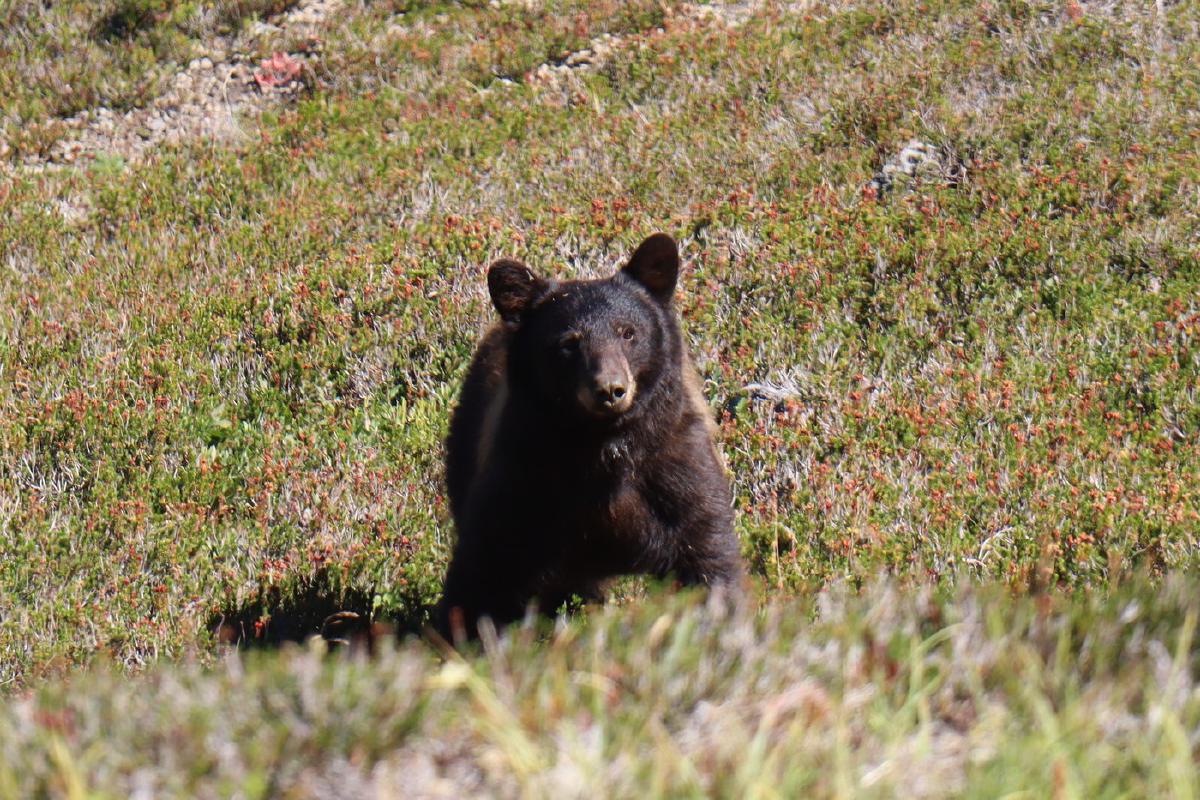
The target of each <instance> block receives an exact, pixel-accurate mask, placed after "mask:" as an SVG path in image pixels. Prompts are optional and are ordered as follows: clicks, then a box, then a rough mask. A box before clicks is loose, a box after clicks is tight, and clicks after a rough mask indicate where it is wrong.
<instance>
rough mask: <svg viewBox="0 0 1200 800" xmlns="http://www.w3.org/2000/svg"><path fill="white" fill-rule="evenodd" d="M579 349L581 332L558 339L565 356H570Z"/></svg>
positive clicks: (560, 349) (559, 346) (559, 348)
mask: <svg viewBox="0 0 1200 800" xmlns="http://www.w3.org/2000/svg"><path fill="white" fill-rule="evenodd" d="M578 349H579V334H578V333H569V334H567V335H566V336H564V337H563V338H561V339H559V340H558V350H559V352H561V353H562V354H563V355H565V356H569V355H571V354H572V353H574V352H575V351H576V350H578Z"/></svg>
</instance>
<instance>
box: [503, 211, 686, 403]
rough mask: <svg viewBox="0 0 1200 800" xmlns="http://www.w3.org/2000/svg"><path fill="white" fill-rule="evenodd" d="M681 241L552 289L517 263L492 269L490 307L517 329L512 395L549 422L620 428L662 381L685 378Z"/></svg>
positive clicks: (650, 247)
mask: <svg viewBox="0 0 1200 800" xmlns="http://www.w3.org/2000/svg"><path fill="white" fill-rule="evenodd" d="M678 277H679V250H678V248H677V247H676V246H675V241H674V240H673V239H672V238H671V237H670V236H667V235H666V234H662V233H658V234H655V235H653V236H651V237H649V238H648V239H646V240H645V241H644V242H642V244H641V245H640V246H639V247H638V248H637V250H636V251H635V252H634V254H633V256H632V257H630V259H629V262H628V263H627V264H626V265H625V266H624V267H622V268H621V269H620V270H619V271H618V272H617V273H616V274H615V275H613V276H612V277H609V278H605V279H601V280H590V281H562V282H559V281H553V280H548V279H545V278H541V277H539V276H537V275H535V274H534V273H533V272H532V271H531V270H530V269H529V268H528V267H526V266H525V265H524V264H522V263H520V262H518V261H512V260H508V259H505V260H501V261H497V262H496V263H494V264H492V266H491V267H490V268H489V270H488V289H489V290H490V292H491V296H492V303H493V304H494V305H495V307H496V310H497V311H498V312H499V313H500V316H501V318H502V319H504V321H505V322H506V323H507V324H508V325H509V326H510V328H511V331H512V335H511V339H510V345H509V350H508V368H509V378H510V380H509V392H510V396H512V397H513V398H514V400H518V399H519V401H520V402H522V403H524V404H529V405H534V406H536V407H537V408H538V409H539V411H540V412H542V413H545V414H546V415H548V416H551V417H554V418H558V419H563V420H572V421H576V422H581V423H585V424H591V425H599V426H620V425H622V424H623V423H625V422H628V421H629V420H631V419H634V418H636V417H638V416H640V412H641V411H642V410H644V408H645V406H646V405H647V399H646V398H649V397H651V396H652V394H653V393H654V391H655V390H656V389H657V388H658V387H659V384H661V383H662V381H663V378H664V376H670V375H672V374H675V375H677V374H678V372H679V363H680V359H681V357H682V356H681V348H682V344H681V338H680V334H679V328H678V325H677V323H676V322H675V314H674V310H673V308H672V297H673V296H674V294H675V282H676V280H677V279H678Z"/></svg>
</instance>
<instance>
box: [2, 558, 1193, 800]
mask: <svg viewBox="0 0 1200 800" xmlns="http://www.w3.org/2000/svg"><path fill="white" fill-rule="evenodd" d="M1198 588H1200V587H1198V586H1197V585H1196V583H1195V582H1194V581H1193V580H1186V581H1185V580H1169V581H1167V582H1166V583H1165V584H1162V585H1154V586H1151V585H1149V584H1147V583H1145V582H1135V583H1133V584H1131V585H1128V586H1126V587H1124V588H1123V589H1122V590H1120V591H1117V592H1113V593H1110V594H1107V595H1104V596H1101V595H1100V594H1094V595H1093V594H1082V593H1081V594H1079V595H1076V596H1075V597H1073V598H1070V599H1067V598H1064V597H1061V596H1057V597H1056V596H1042V597H1039V598H1036V599H1032V598H1014V597H1012V596H1011V595H1009V594H1007V593H1005V592H1002V591H998V590H997V589H996V587H991V588H983V589H980V588H975V589H961V590H959V591H957V592H956V593H953V594H948V595H946V596H945V597H938V596H936V595H935V594H933V593H931V592H928V591H917V592H913V591H899V590H897V587H894V586H888V585H886V584H877V585H874V586H872V587H870V588H868V589H867V590H865V591H861V592H857V591H848V587H846V586H835V587H833V588H832V589H830V590H827V591H825V592H822V593H821V594H820V595H818V596H816V597H815V598H812V599H810V600H779V601H776V602H774V603H772V604H770V605H769V606H768V607H766V608H765V609H763V610H761V611H758V612H755V611H754V610H753V609H751V608H740V609H737V610H735V611H733V612H727V611H726V612H722V610H721V609H720V608H706V607H705V606H704V605H703V604H700V603H697V602H695V600H696V598H692V597H675V598H669V597H663V596H657V597H655V598H653V599H651V600H650V601H647V602H645V603H643V604H639V605H635V606H631V607H612V606H610V607H608V608H605V609H603V610H602V611H600V612H598V613H594V614H591V615H588V616H587V618H586V619H583V620H578V621H575V622H573V623H572V624H570V625H568V626H565V627H562V628H560V629H559V630H558V632H557V633H555V634H554V635H553V636H552V637H551V638H550V639H548V640H542V639H539V638H538V637H537V636H536V635H535V631H534V630H533V629H531V628H526V629H522V630H518V631H515V632H514V633H513V635H511V636H506V637H505V638H503V639H501V640H499V641H492V642H491V643H490V644H489V646H488V647H487V649H486V653H485V654H484V655H482V656H481V657H478V658H471V659H470V660H468V661H462V660H459V659H457V658H452V659H450V660H447V661H444V662H440V661H439V660H438V659H437V658H435V657H434V656H433V655H432V653H431V652H430V650H429V649H428V648H427V647H426V646H425V645H423V644H420V643H418V642H410V643H408V644H406V645H405V646H403V647H401V648H399V649H393V648H390V647H388V648H384V650H383V651H382V652H381V653H379V654H377V655H376V657H375V658H373V659H371V660H364V659H355V658H345V657H328V656H322V655H321V654H320V653H319V652H317V651H316V650H303V649H300V648H296V649H292V650H285V651H284V652H282V653H275V654H270V655H269V656H264V657H258V658H245V659H242V658H238V657H231V658H229V659H226V660H224V661H223V662H222V663H220V664H218V665H217V666H216V667H215V668H214V669H201V668H199V667H198V666H197V665H195V664H189V665H184V666H175V667H170V668H155V669H152V670H149V671H148V672H146V673H145V674H143V675H141V676H139V677H138V679H137V680H136V681H131V680H130V679H129V678H128V677H127V676H126V675H124V674H123V673H122V672H121V671H120V670H118V669H106V670H97V671H93V672H91V673H90V674H88V675H86V676H81V677H79V678H77V679H75V680H73V681H71V682H70V683H69V684H61V683H58V682H55V683H52V684H50V685H47V686H43V687H42V688H40V689H38V690H37V691H36V692H35V693H34V694H33V695H32V696H29V697H27V698H23V699H19V700H15V701H11V702H10V703H8V704H6V705H5V706H4V707H2V708H0V797H14V798H16V797H35V796H68V797H93V796H95V797H129V796H153V797H214V798H216V797H290V798H307V797H312V798H317V797H321V798H328V797H367V796H370V797H463V796H471V797H483V796H499V797H558V798H571V797H580V798H584V797H629V798H646V797H712V796H719V797H731V798H732V797H736V798H759V797H847V796H856V797H914V798H915V797H946V796H971V797H1002V796H1019V797H1076V798H1085V797H1086V798H1105V797H1175V798H1184V797H1193V796H1195V792H1196V791H1197V788H1200V787H1198V786H1197V779H1196V778H1197V776H1196V769H1195V751H1196V730H1197V727H1198V725H1200V687H1197V684H1196V668H1197V657H1198V655H1200V648H1197V645H1196V641H1195V628H1196V620H1197V612H1198V611H1200V606H1198V605H1197V598H1198V596H1200V594H1198V592H1197V589H1198ZM1013 793H1015V794H1013Z"/></svg>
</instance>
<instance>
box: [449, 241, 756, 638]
mask: <svg viewBox="0 0 1200 800" xmlns="http://www.w3.org/2000/svg"><path fill="white" fill-rule="evenodd" d="M678 268H679V261H678V254H677V251H676V249H675V244H674V242H673V241H671V240H670V238H669V237H666V236H664V235H662V234H658V235H656V236H653V237H650V238H649V239H647V240H646V242H644V243H643V244H642V246H641V247H639V248H638V251H637V252H636V253H635V254H634V256H633V257H632V258H631V260H630V263H629V264H628V265H626V267H625V268H624V269H622V270H621V271H620V272H618V273H617V274H616V275H614V276H613V277H611V278H608V279H605V280H598V281H567V282H562V283H558V282H553V281H547V280H542V279H539V278H537V277H536V276H534V275H533V273H531V272H529V270H528V269H527V268H525V267H524V265H520V264H518V263H516V262H511V261H503V262H497V264H494V265H493V266H492V268H491V270H490V272H489V287H490V289H491V292H492V298H493V302H494V303H495V304H496V307H497V309H498V310H499V312H500V314H501V316H502V318H503V320H504V321H502V322H500V323H497V324H496V325H495V326H493V327H492V328H491V329H490V330H489V331H488V332H487V334H486V335H485V336H484V337H483V339H482V341H481V342H480V344H479V347H478V349H477V351H476V353H475V358H474V360H473V361H472V364H471V367H470V369H469V371H468V373H467V377H466V381H465V383H464V385H463V389H462V394H461V397H460V400H459V405H458V408H457V409H456V410H455V413H454V416H453V418H452V420H451V425H450V435H449V438H448V440H447V448H446V449H447V457H446V477H447V483H448V488H449V493H450V505H451V511H452V513H453V515H454V519H455V523H456V525H457V528H458V534H459V538H458V543H457V546H456V548H455V551H454V555H453V559H452V561H451V564H450V569H449V571H448V573H447V576H446V584H445V593H444V596H443V598H442V601H441V603H440V604H439V607H438V610H437V614H436V619H435V622H436V624H437V626H438V628H439V630H440V631H441V632H442V633H443V635H449V633H450V632H451V630H452V628H454V627H456V626H455V624H454V622H455V621H459V622H461V624H462V626H463V627H464V629H465V632H466V633H468V634H471V633H473V632H474V630H475V625H476V623H477V621H478V619H479V618H480V617H482V616H489V617H491V618H492V619H493V621H494V622H496V623H497V624H504V623H505V622H508V621H511V620H513V619H515V618H517V617H519V616H520V615H522V614H523V613H524V611H525V608H526V606H527V605H528V604H529V603H530V602H536V603H537V605H538V606H539V607H540V608H541V609H542V610H543V611H550V612H552V611H554V610H555V609H556V608H557V607H558V606H559V605H561V604H562V603H563V602H564V601H565V600H567V599H569V598H570V597H571V596H572V595H578V596H580V597H583V598H585V599H589V598H598V597H599V596H600V595H601V591H602V586H603V583H604V582H605V581H606V580H607V579H609V578H612V577H614V576H618V575H626V574H649V575H654V576H657V577H667V576H673V577H675V578H677V579H678V580H680V581H681V582H683V583H684V584H703V585H720V584H732V583H736V582H737V580H738V579H739V578H740V576H741V574H742V565H741V560H740V557H739V555H738V543H737V539H736V536H735V535H734V533H733V515H732V508H731V497H730V491H729V485H728V481H727V479H726V476H725V472H724V469H723V467H722V465H721V462H720V459H719V457H718V455H717V451H716V449H715V446H714V444H713V437H712V433H713V425H712V420H711V418H710V415H709V411H708V406H707V403H706V402H705V401H704V398H703V396H702V394H701V393H700V383H699V379H698V377H697V376H696V375H695V373H694V371H693V369H692V368H691V366H690V364H689V362H688V358H687V355H686V353H685V351H684V345H683V337H682V334H681V331H680V329H679V324H678V320H677V318H676V314H675V311H674V308H673V305H672V299H671V298H672V296H673V294H674V287H675V281H676V276H677V274H678Z"/></svg>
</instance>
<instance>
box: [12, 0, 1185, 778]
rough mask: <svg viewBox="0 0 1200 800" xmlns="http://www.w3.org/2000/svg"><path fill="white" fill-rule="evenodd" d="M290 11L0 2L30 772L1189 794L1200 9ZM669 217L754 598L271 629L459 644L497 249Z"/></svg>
mask: <svg viewBox="0 0 1200 800" xmlns="http://www.w3.org/2000/svg"><path fill="white" fill-rule="evenodd" d="M293 5H294V4H293V3H289V2H285V1H279V2H273V3H272V2H259V1H258V0H222V2H218V3H213V4H203V5H202V4H197V3H193V2H183V1H182V0H115V2H109V3H101V4H94V3H83V2H67V3H56V4H50V5H49V6H45V5H44V4H42V3H37V2H31V1H30V0H7V2H3V1H2V0H0V13H3V14H5V15H6V17H7V18H8V19H10V20H12V22H11V23H10V24H9V25H8V26H7V27H6V28H5V29H3V30H0V161H2V162H3V163H0V693H3V697H2V698H0V797H8V796H12V797H29V796H69V797H93V796H95V797H108V796H112V797H120V796H130V795H133V794H141V795H145V796H203V797H208V796H211V797H230V796H241V797H276V796H287V797H328V796H342V795H344V796H362V795H364V794H368V793H376V792H378V793H381V794H382V796H389V792H394V793H397V794H409V795H415V796H422V795H423V796H438V795H441V794H449V795H459V796H461V795H462V794H463V792H471V793H472V794H480V795H493V796H531V797H539V796H546V795H558V796H629V797H645V796H664V797H665V796H672V797H675V796H693V795H694V796H706V795H707V796H711V795H720V796H729V797H749V796H754V797H772V796H780V797H789V796H831V797H833V796H906V797H915V796H950V795H953V796H961V795H970V796H987V797H995V796H1000V795H1003V794H1005V793H1008V792H1012V793H1015V796H1028V797H1044V796H1054V797H1107V796H1112V797H1119V796H1175V797H1194V796H1195V795H1196V793H1197V791H1198V790H1200V784H1198V782H1197V775H1196V768H1195V763H1196V758H1197V756H1198V755H1200V692H1198V690H1197V681H1196V676H1197V666H1198V655H1200V648H1198V646H1197V644H1196V642H1195V636H1194V633H1195V625H1196V615H1197V612H1198V610H1200V594H1198V590H1200V582H1198V581H1197V580H1196V579H1195V578H1194V577H1193V575H1194V568H1195V566H1196V565H1197V562H1198V548H1197V545H1198V536H1200V155H1198V154H1200V8H1198V7H1197V6H1196V5H1195V4H1192V3H1171V2H1160V3H1157V4H1133V3H1118V2H1100V1H1097V2H1087V3H1083V2H1067V3H1057V2H1054V3H1051V2H1034V1H1032V0H1031V1H1029V2H1024V1H1019V0H993V1H992V2H987V3H973V2H971V3H968V2H951V1H949V0H947V1H945V2H942V1H934V2H915V1H914V0H895V1H894V2H888V3H866V2H863V3H853V2H850V3H817V2H812V3H778V2H749V3H736V4H721V3H712V4H698V5H693V4H686V3H679V2H650V1H649V0H635V1H634V2H623V3H619V2H613V1H610V0H599V1H598V2H582V0H561V1H560V0H547V1H546V2H538V1H537V0H534V1H533V2H495V3H483V2H463V3H437V2H411V1H409V0H384V1H383V2H377V3H364V2H357V1H356V0H351V1H349V2H346V3H344V4H342V5H340V6H337V7H336V9H335V12H334V13H331V14H330V15H329V16H328V17H327V18H326V19H325V20H324V22H323V23H320V25H319V26H318V33H317V34H315V35H312V34H306V35H305V38H304V41H295V40H293V38H294V37H290V36H289V33H288V30H287V29H286V28H276V29H273V30H266V32H263V31H262V30H258V32H257V33H254V35H251V33H252V31H253V30H255V29H254V26H255V25H256V24H258V22H256V21H261V19H263V18H264V17H266V18H270V17H269V15H271V14H277V13H278V12H280V11H283V10H286V9H288V8H289V7H291V6H293ZM213 37H221V40H222V42H223V43H224V44H223V46H228V47H231V48H240V49H241V50H242V51H243V53H244V57H245V59H246V60H247V62H248V63H251V64H255V63H257V62H258V60H259V59H261V58H266V57H267V56H269V55H271V53H272V52H274V51H276V50H279V51H285V52H292V53H299V52H301V51H303V52H304V53H306V54H313V55H312V56H311V57H308V56H306V60H305V62H304V72H303V76H302V80H301V81H300V90H299V91H298V92H297V94H296V96H294V97H291V98H290V99H288V100H286V101H284V102H277V103H272V104H270V105H267V106H264V108H263V109H262V110H261V115H260V116H256V117H255V118H254V119H253V120H252V121H247V122H246V123H245V125H244V126H243V131H242V134H241V135H240V136H238V137H236V138H232V139H228V140H220V141H218V140H213V139H204V138H199V139H196V138H184V139H182V140H181V141H178V142H176V143H174V144H170V145H163V146H161V147H155V148H153V149H151V150H148V151H146V152H145V153H144V154H139V155H136V156H135V155H134V154H131V153H123V152H117V151H114V152H98V153H92V154H88V155H86V156H85V157H80V158H77V159H73V160H71V161H69V162H60V161H56V160H54V159H53V158H52V157H51V156H52V154H53V153H55V152H57V151H56V149H55V148H56V146H59V145H60V144H61V142H63V141H64V140H66V139H67V138H69V137H70V136H71V135H72V132H71V129H70V127H69V126H68V125H66V124H65V123H64V122H63V120H64V119H65V118H66V117H69V116H71V115H74V114H77V113H78V112H79V111H81V110H82V109H87V108H96V107H98V106H103V107H105V108H110V109H113V110H116V111H120V110H122V109H126V108H133V107H137V106H139V105H143V104H146V103H152V102H153V98H154V97H155V93H156V92H157V91H160V89H161V87H162V86H163V85H164V82H165V81H166V80H167V79H168V78H169V76H170V75H171V74H172V72H173V71H174V70H177V69H179V68H180V67H181V66H182V65H184V64H186V63H187V62H188V61H189V60H190V59H194V58H198V57H200V56H201V55H202V54H203V53H206V52H210V51H211V40H212V39H213ZM64 54H71V57H70V58H64V57H63V55H64ZM913 142H919V143H921V145H920V146H919V147H917V148H916V150H918V151H919V152H921V153H923V154H924V155H923V156H922V157H921V159H919V161H920V163H919V164H917V165H916V166H915V167H914V168H913V169H911V170H902V169H896V164H897V161H896V159H897V154H900V153H901V152H902V151H906V146H907V145H909V144H910V143H913ZM907 149H908V150H909V151H910V152H911V151H912V150H913V148H907ZM910 173H911V174H910ZM656 230H663V231H666V232H668V233H670V234H672V235H674V236H675V237H677V238H678V239H679V240H680V242H681V243H682V246H683V255H684V262H685V272H684V275H683V278H682V281H681V286H680V290H679V294H678V296H677V301H676V302H677V305H678V307H679V309H680V313H681V315H682V317H683V321H684V325H685V328H686V330H687V334H688V337H689V343H690V346H691V349H692V353H693V355H694V356H695V360H696V362H697V366H698V368H699V371H700V373H701V375H702V377H703V380H704V386H705V393H706V395H707V397H708V398H709V400H710V405H711V409H712V413H713V416H714V419H716V420H717V421H718V425H719V431H720V445H721V447H722V450H723V452H724V454H725V457H726V460H727V462H728V466H729V469H730V473H731V477H732V481H733V485H734V491H735V495H736V506H737V532H738V535H739V537H740V539H741V541H742V547H743V553H744V555H745V557H746V560H747V564H748V565H749V567H750V570H751V572H752V574H753V576H754V578H755V582H756V589H755V591H754V592H753V595H752V596H751V597H749V598H747V599H746V601H745V602H744V603H743V604H742V605H741V606H739V607H738V608H735V609H731V610H729V609H725V610H722V609H715V608H709V607H707V606H706V605H705V603H704V600H703V598H699V597H695V596H691V595H683V596H674V595H672V594H671V593H670V592H664V591H662V589H661V587H653V586H646V585H645V584H644V583H642V582H638V581H632V582H627V583H625V584H622V586H621V587H620V588H619V590H618V592H617V593H616V597H615V599H614V601H613V602H612V603H610V604H609V605H607V606H605V607H603V608H600V609H591V610H588V611H585V612H583V613H580V614H577V615H575V616H573V617H571V618H569V619H568V618H564V619H562V620H560V621H558V622H556V623H554V624H553V625H550V626H546V625H543V626H538V625H536V624H533V623H530V624H529V625H527V626H524V627H522V628H520V629H518V630H516V631H514V632H513V633H512V634H511V635H506V636H503V637H500V638H493V637H484V639H485V640H484V645H483V647H482V648H481V649H480V651H478V652H475V653H471V654H468V656H467V657H465V658H459V657H457V656H450V655H448V654H445V653H443V652H441V651H439V650H438V649H437V648H436V647H434V646H433V645H431V644H429V643H428V642H425V641H422V640H420V639H419V638H417V637H410V638H404V637H403V636H397V639H398V640H399V641H398V646H397V647H392V646H391V644H390V640H386V641H382V642H376V643H375V644H376V645H377V646H376V647H374V651H375V653H374V656H373V657H372V658H365V657H363V654H361V653H347V654H340V655H339V654H334V655H332V656H329V655H324V654H323V651H324V649H325V648H326V646H327V645H326V644H325V643H324V642H323V641H322V640H321V639H320V638H318V639H316V640H312V641H309V642H307V643H304V644H301V645H299V646H296V647H284V648H282V649H278V648H271V647H259V648H255V647H253V645H254V643H255V642H264V641H265V642H274V641H275V640H277V639H281V638H299V634H300V633H304V632H306V631H309V630H316V629H317V628H319V627H320V620H321V619H322V618H323V617H324V615H325V614H327V613H329V612H331V611H337V610H343V609H345V610H353V611H355V612H357V613H358V614H359V615H360V618H361V619H363V620H370V621H378V622H381V623H387V624H389V625H391V626H392V627H393V628H394V629H395V630H396V631H397V632H398V634H405V633H409V632H415V631H419V630H420V627H421V625H422V623H423V622H424V620H425V619H426V616H427V614H428V610H429V606H430V604H431V603H432V602H433V601H434V600H435V599H436V597H437V594H438V591H439V589H440V581H441V578H442V574H443V572H444V569H445V564H446V560H447V557H448V553H449V545H450V543H451V542H452V541H453V530H452V526H451V524H450V520H449V513H448V509H447V505H446V500H445V497H444V486H443V482H442V480H443V475H442V467H441V455H442V438H443V437H444V435H445V430H446V424H447V419H448V415H449V412H450V409H451V407H452V404H453V402H454V397H455V392H456V390H457V385H458V382H459V381H460V379H461V378H462V375H463V373H464V371H465V369H466V366H467V362H468V359H469V357H470V353H471V350H472V347H473V345H474V343H475V341H476V339H477V337H478V335H479V333H480V332H481V331H482V330H483V329H484V327H485V326H486V325H487V324H488V323H489V321H490V320H491V318H492V315H493V312H492V310H491V307H490V304H489V303H488V300H487V295H486V288H485V284H484V271H485V269H486V266H487V264H488V263H489V262H490V261H491V260H492V259H494V258H497V257H501V256H504V257H516V258H521V259H523V260H525V261H527V262H528V263H529V264H530V265H532V266H534V267H535V268H536V269H538V270H540V271H542V272H543V273H546V274H553V275H557V276H563V277H576V276H596V275H602V274H607V273H608V272H609V271H611V270H612V269H613V268H614V266H615V265H617V264H619V263H621V260H622V259H623V258H624V257H625V256H626V255H627V254H628V252H629V251H630V250H631V248H632V247H633V246H635V245H636V244H637V243H638V242H639V241H641V239H642V238H644V237H645V235H647V234H649V233H651V232H653V231H656ZM222 623H227V627H224V628H223V627H222ZM231 630H232V633H231V634H230V635H226V633H225V632H227V631H231ZM293 635H295V636H294V637H293ZM222 638H226V639H228V638H234V639H241V640H242V641H241V645H240V646H241V647H242V648H243V650H244V649H247V648H248V649H249V650H250V651H251V652H249V653H246V654H244V655H242V654H239V653H240V652H241V651H236V652H235V653H233V654H232V655H231V653H230V648H229V646H228V645H227V644H222V643H221V642H220V641H219V640H220V639H222ZM347 649H353V648H343V650H347ZM406 790H407V791H406Z"/></svg>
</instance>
